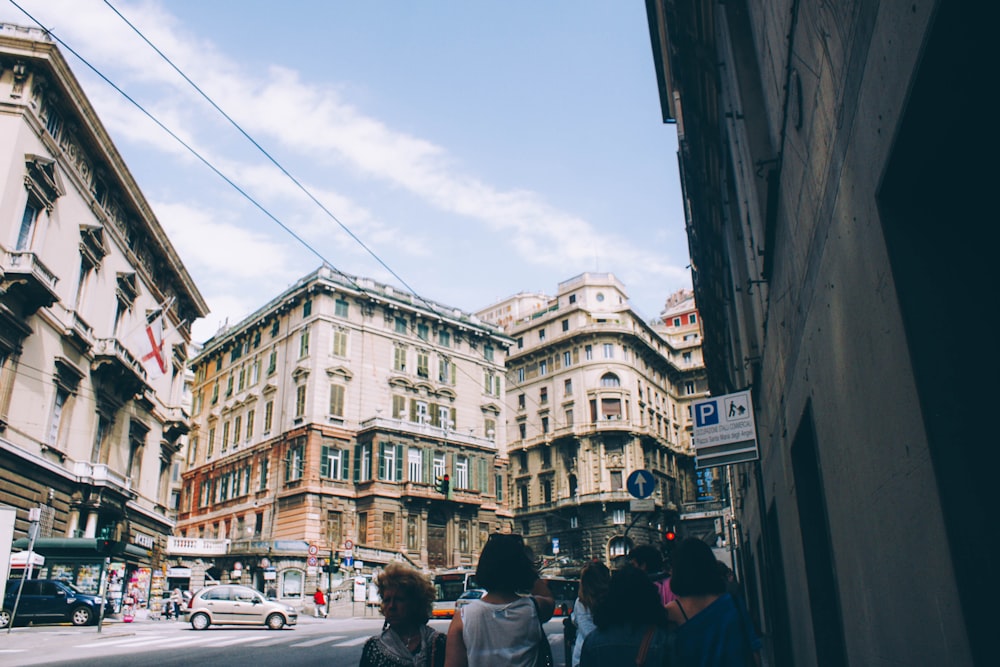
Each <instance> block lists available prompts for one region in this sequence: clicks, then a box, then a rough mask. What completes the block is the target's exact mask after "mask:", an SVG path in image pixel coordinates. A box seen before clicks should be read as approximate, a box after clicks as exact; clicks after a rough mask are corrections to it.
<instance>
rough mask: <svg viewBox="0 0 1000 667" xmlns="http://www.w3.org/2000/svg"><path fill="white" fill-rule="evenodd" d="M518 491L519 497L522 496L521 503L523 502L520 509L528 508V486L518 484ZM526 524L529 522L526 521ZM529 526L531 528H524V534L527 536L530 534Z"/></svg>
mask: <svg viewBox="0 0 1000 667" xmlns="http://www.w3.org/2000/svg"><path fill="white" fill-rule="evenodd" d="M517 490H518V492H519V495H520V496H521V497H520V501H521V505H520V507H527V506H528V485H527V484H518V486H517ZM525 523H526V524H527V523H528V522H527V521H525ZM529 526H530V524H529V525H526V526H525V527H524V534H525V535H527V534H528V532H529Z"/></svg>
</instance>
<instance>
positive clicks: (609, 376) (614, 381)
mask: <svg viewBox="0 0 1000 667" xmlns="http://www.w3.org/2000/svg"><path fill="white" fill-rule="evenodd" d="M601 386H602V387H620V386H622V383H621V380H619V379H618V376H617V375H615V374H614V373H605V374H604V375H602V376H601Z"/></svg>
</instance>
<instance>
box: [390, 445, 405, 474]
mask: <svg viewBox="0 0 1000 667" xmlns="http://www.w3.org/2000/svg"><path fill="white" fill-rule="evenodd" d="M391 446H392V445H390V447H391ZM396 481H397V482H402V481H403V445H396Z"/></svg>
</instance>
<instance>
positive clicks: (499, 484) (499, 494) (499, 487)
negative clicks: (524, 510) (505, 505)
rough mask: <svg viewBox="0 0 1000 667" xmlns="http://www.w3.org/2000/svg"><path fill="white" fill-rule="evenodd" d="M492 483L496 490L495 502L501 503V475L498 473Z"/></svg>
mask: <svg viewBox="0 0 1000 667" xmlns="http://www.w3.org/2000/svg"><path fill="white" fill-rule="evenodd" d="M494 483H495V484H496V489H497V502H498V503H499V502H503V475H500V474H499V473H498V474H497V475H496V479H495V480H494Z"/></svg>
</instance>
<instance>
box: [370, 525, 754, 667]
mask: <svg viewBox="0 0 1000 667" xmlns="http://www.w3.org/2000/svg"><path fill="white" fill-rule="evenodd" d="M664 565H665V564H664V561H663V558H662V556H661V554H660V552H659V550H658V549H656V547H654V546H652V545H641V546H638V547H636V548H635V549H633V550H632V551H631V552H630V553H629V556H628V562H627V564H626V565H624V566H622V567H620V568H619V569H617V570H615V571H614V572H611V571H610V570H609V569H608V567H607V566H606V565H604V564H603V563H601V562H597V561H595V562H592V563H588V564H587V565H586V566H584V568H583V569H582V571H581V573H580V589H579V597H578V598H577V600H576V602H575V604H574V607H573V613H572V623H573V626H574V627H575V630H576V632H575V635H576V638H575V643H574V645H573V651H572V659H571V662H572V664H571V665H568V666H567V667H598V666H601V667H603V666H616V665H627V666H628V667H633V666H636V667H643V666H645V665H648V666H650V667H654V666H657V667H659V666H670V667H674V666H682V667H759V666H760V664H761V662H760V660H761V659H760V648H761V642H760V639H759V637H758V636H757V634H756V632H755V630H754V628H753V624H752V623H751V622H750V619H749V616H748V614H747V611H746V609H745V607H744V604H743V602H742V600H741V599H740V598H739V596H738V595H737V594H735V592H732V593H731V592H730V591H731V590H732V572H731V570H729V568H728V567H727V566H725V565H724V564H723V563H721V562H719V561H717V560H716V558H715V556H714V554H713V552H712V549H711V547H709V546H708V545H707V544H706V543H705V542H703V541H701V540H699V539H696V538H689V539H686V540H684V541H682V542H681V543H680V544H679V545H678V546H677V548H676V550H675V551H674V552H673V554H672V556H671V563H670V566H669V567H664ZM476 581H477V582H478V583H479V586H481V587H482V588H484V589H485V590H486V593H485V594H484V595H483V596H482V598H481V599H479V600H477V601H475V602H473V603H471V604H468V605H466V606H464V607H462V608H461V609H460V610H459V612H458V613H456V615H455V617H454V618H453V619H452V621H451V625H450V626H449V628H448V632H447V635H445V634H443V633H440V632H437V631H436V630H434V629H433V628H431V627H429V626H428V625H427V621H428V620H429V619H430V617H431V610H432V605H433V601H434V598H435V591H434V586H433V585H432V584H431V582H430V580H429V579H428V578H427V576H426V575H424V574H422V573H421V572H420V571H418V570H416V569H414V568H411V567H409V566H406V565H402V564H399V563H393V564H390V565H389V566H387V567H386V568H385V570H384V571H383V572H382V573H381V574H380V575H379V576H378V578H377V579H376V585H377V587H378V592H379V595H380V596H381V610H382V615H383V616H384V618H385V622H384V624H383V627H382V632H381V634H379V635H376V636H374V637H371V638H370V639H369V640H368V641H367V643H366V644H365V646H364V650H363V652H362V657H361V665H360V667H480V666H487V665H490V666H491V665H505V666H506V665H509V666H512V667H536V666H538V667H549V666H551V665H552V664H553V660H552V650H551V647H550V645H549V642H548V638H547V637H546V635H545V629H544V626H543V624H544V623H545V621H547V620H549V619H550V618H551V617H552V615H553V612H554V610H555V601H554V600H553V596H552V593H551V592H550V591H549V589H548V586H547V584H546V583H545V580H544V579H542V578H541V577H540V576H539V575H538V572H537V571H536V570H535V568H534V565H533V560H532V557H531V554H530V552H529V550H528V549H527V548H526V547H525V545H524V542H523V539H522V538H521V536H520V535H515V534H500V533H495V534H493V535H490V538H489V540H488V541H487V543H486V545H485V546H484V547H483V551H482V553H481V554H480V557H479V565H478V567H477V569H476Z"/></svg>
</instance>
